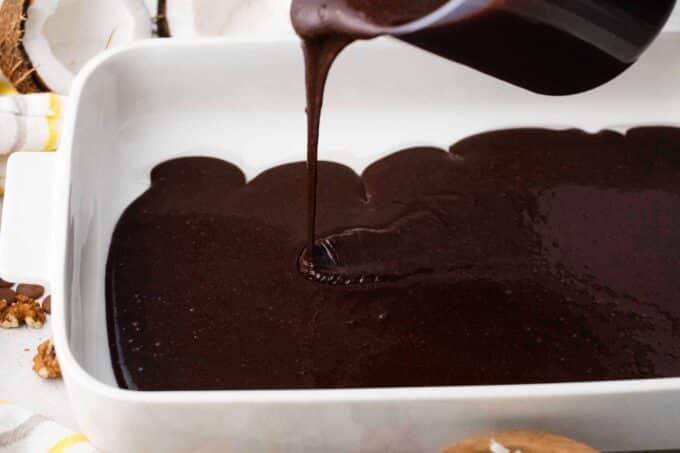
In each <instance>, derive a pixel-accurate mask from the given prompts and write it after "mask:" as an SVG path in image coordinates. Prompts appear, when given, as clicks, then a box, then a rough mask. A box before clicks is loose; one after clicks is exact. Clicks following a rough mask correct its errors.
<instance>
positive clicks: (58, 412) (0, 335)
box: [0, 0, 680, 430]
mask: <svg viewBox="0 0 680 453" xmlns="http://www.w3.org/2000/svg"><path fill="white" fill-rule="evenodd" d="M234 1H241V0H234ZM242 1H244V2H245V3H250V4H251V6H246V8H244V10H243V11H241V13H240V15H239V17H238V23H235V24H234V25H233V27H234V30H235V31H236V32H237V33H242V32H243V30H245V29H248V28H249V27H250V25H253V27H251V28H252V30H255V31H257V32H258V34H262V33H266V30H271V31H275V34H276V35H278V36H281V33H282V31H283V32H284V33H285V32H286V30H287V29H289V25H288V24H287V23H281V20H283V19H282V18H287V13H286V12H287V11H288V8H289V6H288V4H289V2H288V1H287V0H286V1H281V0H255V1H252V0H250V1H249V2H248V1H246V0H242ZM252 4H259V6H261V8H258V7H252ZM272 5H276V8H278V9H280V10H281V11H284V14H280V13H277V14H275V15H273V16H270V17H271V18H272V19H274V20H275V23H267V22H268V21H269V22H271V20H272V19H268V18H267V17H262V16H261V15H260V14H261V12H262V11H264V10H267V9H269V10H270V11H271V8H272ZM244 25H248V26H247V27H246V26H244ZM667 28H668V29H673V30H680V6H679V7H678V8H677V9H676V13H674V15H673V17H672V18H671V21H670V24H669V26H668V27H667ZM679 58H680V56H679ZM49 336H50V325H49V321H48V323H47V324H46V326H45V327H44V328H43V329H39V330H32V329H27V328H21V329H13V330H4V329H0V399H5V400H9V401H12V402H15V403H17V404H20V405H22V406H24V407H26V408H27V409H31V410H34V411H36V412H39V413H42V414H44V415H46V416H48V417H51V418H53V419H54V420H56V421H57V422H59V423H61V424H63V425H64V426H66V427H68V428H71V429H74V430H76V429H77V426H76V422H75V419H74V417H73V414H72V413H71V410H70V407H69V403H68V398H67V395H66V389H65V387H64V384H63V382H62V381H61V380H59V381H46V380H43V379H40V378H38V377H37V376H36V375H35V374H34V373H33V371H32V369H31V366H32V360H33V356H34V355H35V349H36V347H37V345H38V344H39V343H40V342H42V341H43V340H45V339H47V338H49ZM24 349H29V351H24Z"/></svg>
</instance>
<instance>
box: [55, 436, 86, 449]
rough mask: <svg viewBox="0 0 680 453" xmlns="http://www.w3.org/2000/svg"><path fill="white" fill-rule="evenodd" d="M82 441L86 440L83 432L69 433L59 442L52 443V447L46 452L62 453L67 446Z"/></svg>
mask: <svg viewBox="0 0 680 453" xmlns="http://www.w3.org/2000/svg"><path fill="white" fill-rule="evenodd" d="M82 442H87V437H85V435H83V434H71V435H70V436H66V437H64V438H63V439H61V440H60V441H59V442H57V443H56V444H54V447H52V448H50V449H49V450H47V453H64V452H65V451H66V449H67V448H69V447H72V446H74V445H75V444H79V443H82Z"/></svg>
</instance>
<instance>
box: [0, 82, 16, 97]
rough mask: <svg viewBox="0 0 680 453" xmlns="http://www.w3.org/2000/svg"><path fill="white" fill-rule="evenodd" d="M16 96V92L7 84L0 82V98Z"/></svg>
mask: <svg viewBox="0 0 680 453" xmlns="http://www.w3.org/2000/svg"><path fill="white" fill-rule="evenodd" d="M6 94H17V90H16V89H15V88H14V87H13V86H12V84H11V83H9V82H0V96H4V95H6Z"/></svg>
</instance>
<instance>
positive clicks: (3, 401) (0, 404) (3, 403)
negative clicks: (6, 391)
mask: <svg viewBox="0 0 680 453" xmlns="http://www.w3.org/2000/svg"><path fill="white" fill-rule="evenodd" d="M5 404H9V401H5V400H0V406H4V405H5Z"/></svg>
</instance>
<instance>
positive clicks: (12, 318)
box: [0, 294, 46, 329]
mask: <svg viewBox="0 0 680 453" xmlns="http://www.w3.org/2000/svg"><path fill="white" fill-rule="evenodd" d="M45 319H46V316H45V311H44V310H43V309H42V307H41V306H40V304H39V303H38V302H36V301H35V300H34V299H31V298H30V297H26V296H23V295H21V294H19V295H17V299H16V301H15V302H14V303H13V304H9V303H7V301H5V300H2V301H0V327H2V328H3V329H14V328H17V327H19V326H21V325H22V324H26V325H27V326H29V327H32V328H34V329H40V328H41V327H42V326H43V324H45Z"/></svg>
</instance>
